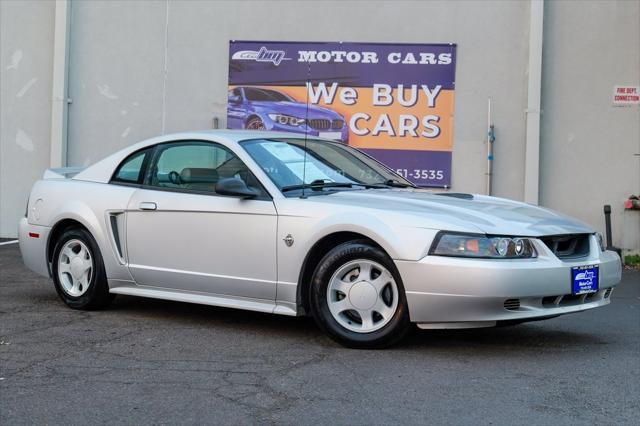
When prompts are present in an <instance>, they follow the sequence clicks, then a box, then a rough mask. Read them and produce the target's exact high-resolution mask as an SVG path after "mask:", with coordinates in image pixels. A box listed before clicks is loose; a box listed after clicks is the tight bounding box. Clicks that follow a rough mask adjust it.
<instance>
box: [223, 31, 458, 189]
mask: <svg viewBox="0 0 640 426" xmlns="http://www.w3.org/2000/svg"><path fill="white" fill-rule="evenodd" d="M455 64H456V46H455V44H386V43H306V42H256V41H231V43H230V46H229V97H228V102H227V127H228V128H230V129H263V130H277V131H288V132H294V133H300V134H304V133H307V134H308V135H313V136H320V137H324V138H327V139H333V140H337V141H341V142H345V143H348V144H349V145H351V146H354V147H356V148H359V149H361V150H363V151H365V152H366V153H368V154H369V155H371V156H373V157H374V158H376V159H377V160H379V161H381V162H382V163H385V164H386V165H387V166H388V167H390V168H392V169H394V170H395V171H396V172H398V173H399V174H401V175H402V176H404V177H406V178H407V179H409V180H411V181H412V182H414V183H416V184H418V185H421V186H438V187H445V186H447V187H448V186H450V185H451V150H452V146H453V110H454V91H455Z"/></svg>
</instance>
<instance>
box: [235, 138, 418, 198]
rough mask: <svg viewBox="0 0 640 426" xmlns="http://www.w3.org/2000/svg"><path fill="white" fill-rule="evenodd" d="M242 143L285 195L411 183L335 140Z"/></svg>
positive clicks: (285, 139)
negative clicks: (304, 191) (307, 189)
mask: <svg viewBox="0 0 640 426" xmlns="http://www.w3.org/2000/svg"><path fill="white" fill-rule="evenodd" d="M241 145H242V147H243V148H244V149H245V150H246V151H247V152H248V153H249V155H250V156H251V157H252V158H253V159H254V160H255V162H256V163H258V165H259V166H260V167H262V169H263V170H264V172H265V173H266V174H267V175H268V176H269V178H270V179H271V180H272V181H273V183H274V184H275V185H276V186H277V187H278V188H279V189H280V191H282V193H283V194H285V195H286V196H297V195H299V192H300V191H302V190H303V189H306V188H309V189H311V191H309V193H313V194H320V193H330V192H332V191H337V190H344V189H349V188H352V189H362V188H368V187H388V186H400V187H406V186H413V185H412V184H411V183H410V182H409V181H407V180H406V179H404V178H402V177H401V176H399V175H397V174H395V173H393V172H392V171H390V170H389V169H387V168H386V167H385V166H383V165H382V164H380V163H378V162H377V161H376V160H374V159H372V158H371V157H369V156H367V155H365V154H364V153H362V152H360V151H358V150H357V149H354V148H351V147H349V146H348V145H344V144H340V143H336V142H328V141H320V140H313V139H312V140H307V141H306V143H305V141H304V139H299V138H295V139H294V138H291V139H289V138H276V139H253V140H248V141H244V142H241ZM305 153H306V155H305Z"/></svg>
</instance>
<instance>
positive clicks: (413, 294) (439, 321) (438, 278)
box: [396, 237, 622, 328]
mask: <svg viewBox="0 0 640 426" xmlns="http://www.w3.org/2000/svg"><path fill="white" fill-rule="evenodd" d="M535 245H536V250H537V251H538V257H537V258H534V259H522V260H487V259H465V258H454V257H441V256H427V257H425V258H423V259H421V260H419V261H398V260H396V265H397V267H398V270H399V272H400V276H401V277H402V280H403V283H404V287H405V291H406V295H407V303H408V305H409V315H410V317H411V321H412V322H416V323H418V325H419V326H420V327H422V328H467V327H484V326H494V325H496V324H497V323H499V322H503V321H504V322H519V321H530V320H535V319H544V318H546V317H554V316H558V315H563V314H568V313H572V312H581V311H584V310H588V309H592V308H596V307H599V306H603V305H606V304H608V303H609V296H610V294H611V288H612V287H614V286H615V285H616V284H618V283H619V282H620V279H621V274H622V271H621V269H622V267H621V263H620V258H619V257H618V255H617V254H616V253H615V252H612V251H605V252H602V251H601V250H600V248H599V246H598V244H597V242H596V241H595V237H592V241H591V251H590V254H589V256H586V257H583V258H580V259H572V260H571V261H562V260H560V259H558V258H557V257H556V256H555V255H554V254H553V253H552V252H551V251H550V250H549V249H548V248H547V247H546V246H544V244H543V243H542V242H540V241H538V240H535ZM580 265H599V267H600V279H599V291H598V292H597V293H592V294H589V295H581V296H573V295H571V268H572V267H573V266H580Z"/></svg>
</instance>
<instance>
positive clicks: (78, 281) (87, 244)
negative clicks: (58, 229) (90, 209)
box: [52, 228, 114, 309]
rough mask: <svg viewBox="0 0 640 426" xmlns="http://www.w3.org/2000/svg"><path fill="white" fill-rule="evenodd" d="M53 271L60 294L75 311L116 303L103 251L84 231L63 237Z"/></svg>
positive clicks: (56, 253) (55, 256) (54, 260)
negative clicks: (108, 281)
mask: <svg viewBox="0 0 640 426" xmlns="http://www.w3.org/2000/svg"><path fill="white" fill-rule="evenodd" d="M52 272H53V274H52V275H53V282H54V284H55V287H56V291H57V292H58V295H59V296H60V298H61V299H62V301H63V302H64V303H66V304H67V305H68V306H69V307H71V308H73V309H99V308H103V307H105V306H107V305H108V304H109V303H110V302H111V301H112V300H113V297H114V296H113V295H112V294H110V293H109V285H108V283H107V276H106V273H105V270H104V264H103V262H102V255H101V254H100V249H99V248H98V245H97V243H96V242H95V240H94V239H93V237H92V236H91V234H89V232H87V231H86V230H84V229H81V228H72V229H68V230H66V231H65V232H64V233H63V234H62V235H61V236H60V238H59V239H58V241H57V242H56V246H55V248H54V251H53V265H52Z"/></svg>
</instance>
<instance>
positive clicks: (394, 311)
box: [310, 241, 410, 348]
mask: <svg viewBox="0 0 640 426" xmlns="http://www.w3.org/2000/svg"><path fill="white" fill-rule="evenodd" d="M311 285H312V288H311V301H310V302H311V303H310V304H311V311H312V314H313V317H314V318H315V320H316V322H317V324H318V326H319V327H320V328H321V329H322V330H323V331H325V332H326V333H327V334H328V335H329V336H330V337H331V338H333V339H334V340H336V341H337V342H338V343H341V344H343V345H345V346H348V347H354V348H383V347H387V346H390V345H392V344H394V343H396V342H398V341H399V340H400V339H402V338H403V337H404V336H405V335H406V333H407V331H408V330H409V326H410V321H409V311H408V308H407V303H406V298H405V294H404V288H403V286H402V281H401V280H400V275H399V274H398V272H397V269H396V268H395V265H394V264H393V261H392V260H391V259H390V258H389V256H387V254H386V253H384V251H383V250H381V249H380V248H379V247H376V246H374V245H372V244H371V243H369V242H368V241H351V242H347V243H344V244H341V245H339V246H338V247H336V248H334V249H333V250H331V251H330V252H329V253H327V255H325V257H324V258H323V259H322V260H321V261H320V264H319V265H318V267H317V268H316V271H315V274H314V277H313V282H312V284H311Z"/></svg>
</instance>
